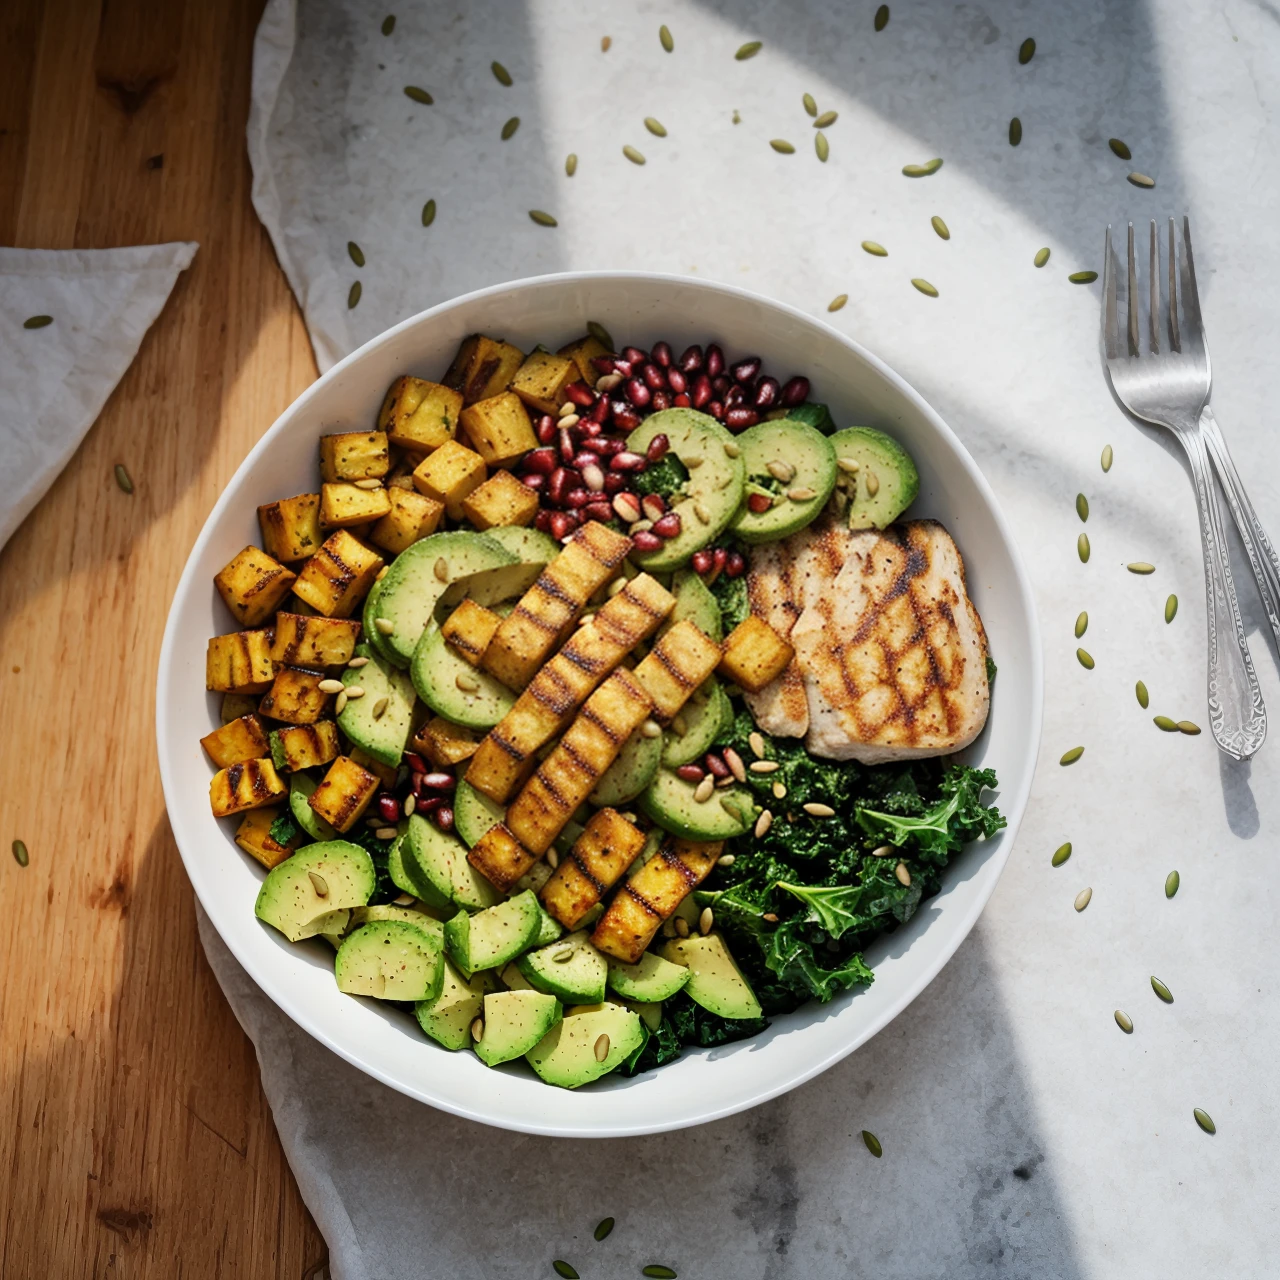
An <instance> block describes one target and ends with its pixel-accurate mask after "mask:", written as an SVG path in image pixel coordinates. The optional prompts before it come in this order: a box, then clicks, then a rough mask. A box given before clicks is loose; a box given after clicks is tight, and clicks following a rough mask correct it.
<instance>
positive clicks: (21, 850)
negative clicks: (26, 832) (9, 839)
mask: <svg viewBox="0 0 1280 1280" xmlns="http://www.w3.org/2000/svg"><path fill="white" fill-rule="evenodd" d="M12 848H13V860H14V861H15V862H16V863H17V864H18V866H20V867H25V866H27V864H28V863H30V861H31V855H30V854H29V853H28V852H27V844H26V841H25V840H15V841H14V842H13V846H12Z"/></svg>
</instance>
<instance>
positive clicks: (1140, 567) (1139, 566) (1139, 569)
mask: <svg viewBox="0 0 1280 1280" xmlns="http://www.w3.org/2000/svg"><path fill="white" fill-rule="evenodd" d="M1125 568H1126V569H1128V570H1129V572H1130V573H1142V574H1146V573H1155V571H1156V567H1155V565H1153V564H1148V563H1147V562H1146V561H1145V560H1132V561H1130V562H1129V563H1128V564H1127V565H1125Z"/></svg>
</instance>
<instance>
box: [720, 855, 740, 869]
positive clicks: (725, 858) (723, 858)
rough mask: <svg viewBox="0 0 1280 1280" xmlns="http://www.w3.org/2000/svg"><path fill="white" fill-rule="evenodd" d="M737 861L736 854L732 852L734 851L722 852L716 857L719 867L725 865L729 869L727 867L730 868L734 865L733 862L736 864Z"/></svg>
mask: <svg viewBox="0 0 1280 1280" xmlns="http://www.w3.org/2000/svg"><path fill="white" fill-rule="evenodd" d="M736 861H737V857H736V855H734V854H732V853H722V854H721V855H720V856H719V857H718V858H717V859H716V866H717V867H725V868H726V869H727V868H729V867H731V866H733V864H734V863H735V862H736Z"/></svg>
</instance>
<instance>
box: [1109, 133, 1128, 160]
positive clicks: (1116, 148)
mask: <svg viewBox="0 0 1280 1280" xmlns="http://www.w3.org/2000/svg"><path fill="white" fill-rule="evenodd" d="M1107 146H1109V147H1110V148H1111V150H1112V151H1113V152H1114V153H1115V154H1116V155H1118V156H1119V157H1120V159H1121V160H1132V159H1133V152H1132V151H1130V150H1129V148H1128V147H1127V146H1125V144H1124V143H1123V142H1121V141H1120V139H1119V138H1108V139H1107Z"/></svg>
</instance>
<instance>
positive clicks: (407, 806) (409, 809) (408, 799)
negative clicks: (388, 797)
mask: <svg viewBox="0 0 1280 1280" xmlns="http://www.w3.org/2000/svg"><path fill="white" fill-rule="evenodd" d="M417 807H418V798H417V796H415V795H414V794H413V793H412V792H410V793H409V794H408V795H407V796H405V798H404V816H405V817H406V818H411V817H413V811H414V810H415V809H416V808H417Z"/></svg>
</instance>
